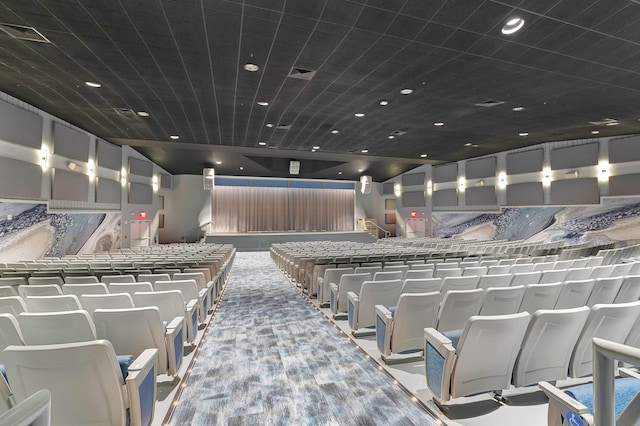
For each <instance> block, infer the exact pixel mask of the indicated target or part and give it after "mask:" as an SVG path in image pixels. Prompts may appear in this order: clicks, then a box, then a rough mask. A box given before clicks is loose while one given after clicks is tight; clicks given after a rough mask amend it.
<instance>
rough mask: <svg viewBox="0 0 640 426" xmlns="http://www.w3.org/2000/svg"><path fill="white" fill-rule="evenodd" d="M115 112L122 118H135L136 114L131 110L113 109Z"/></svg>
mask: <svg viewBox="0 0 640 426" xmlns="http://www.w3.org/2000/svg"><path fill="white" fill-rule="evenodd" d="M114 110H115V112H117V113H118V114H119V115H122V116H123V117H135V116H136V112H135V111H134V110H132V109H131V108H114Z"/></svg>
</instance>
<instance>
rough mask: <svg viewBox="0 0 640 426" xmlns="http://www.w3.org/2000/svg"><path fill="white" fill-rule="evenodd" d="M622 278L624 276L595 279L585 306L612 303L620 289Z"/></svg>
mask: <svg viewBox="0 0 640 426" xmlns="http://www.w3.org/2000/svg"><path fill="white" fill-rule="evenodd" d="M623 280H624V277H609V278H598V279H596V282H595V284H594V285H593V290H592V291H591V295H590V296H589V299H587V306H589V307H591V306H593V305H596V304H609V303H613V301H614V300H615V298H616V296H617V295H618V292H619V291H620V287H622V281H623Z"/></svg>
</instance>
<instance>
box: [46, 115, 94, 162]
mask: <svg viewBox="0 0 640 426" xmlns="http://www.w3.org/2000/svg"><path fill="white" fill-rule="evenodd" d="M90 140H91V139H90V138H89V135H87V134H86V133H82V132H79V131H77V130H75V129H72V128H71V127H67V126H65V125H64V124H62V123H57V122H54V123H53V152H54V153H56V154H57V155H61V156H63V157H67V158H71V159H73V160H78V161H84V162H85V163H86V162H87V161H89V147H90V145H89V143H90Z"/></svg>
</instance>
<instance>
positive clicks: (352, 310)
mask: <svg viewBox="0 0 640 426" xmlns="http://www.w3.org/2000/svg"><path fill="white" fill-rule="evenodd" d="M348 305H349V306H348V307H347V315H348V318H349V326H350V327H351V328H353V327H354V326H355V324H356V318H355V314H356V313H355V306H353V303H351V300H349V303H348Z"/></svg>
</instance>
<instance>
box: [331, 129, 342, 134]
mask: <svg viewBox="0 0 640 426" xmlns="http://www.w3.org/2000/svg"><path fill="white" fill-rule="evenodd" d="M331 133H333V134H334V135H337V134H338V133H340V130H338V129H333V130H332V131H331Z"/></svg>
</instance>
